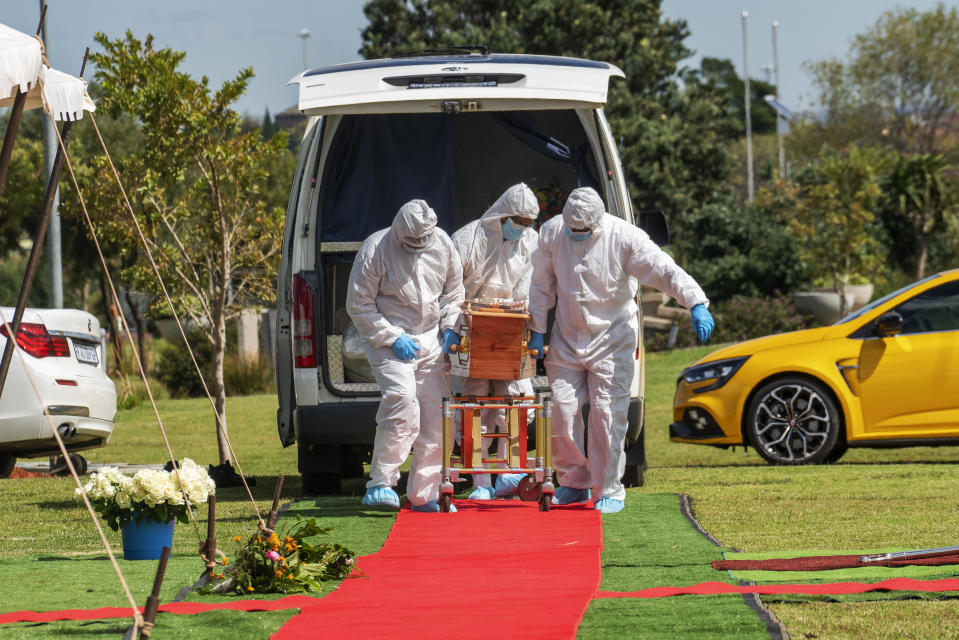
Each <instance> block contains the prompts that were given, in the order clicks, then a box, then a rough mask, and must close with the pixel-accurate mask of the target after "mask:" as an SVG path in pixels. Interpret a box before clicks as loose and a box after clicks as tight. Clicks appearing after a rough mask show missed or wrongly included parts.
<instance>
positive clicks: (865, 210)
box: [758, 146, 889, 314]
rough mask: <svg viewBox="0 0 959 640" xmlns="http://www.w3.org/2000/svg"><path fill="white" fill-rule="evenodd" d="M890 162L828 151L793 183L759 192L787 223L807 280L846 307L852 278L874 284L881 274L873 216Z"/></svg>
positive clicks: (879, 156) (872, 154)
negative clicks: (828, 288)
mask: <svg viewBox="0 0 959 640" xmlns="http://www.w3.org/2000/svg"><path fill="white" fill-rule="evenodd" d="M888 160H889V157H888V154H885V153H884V152H882V151H881V150H879V149H876V148H872V149H865V150H860V149H859V148H857V147H855V146H853V147H851V148H850V149H849V150H848V152H847V153H845V154H840V153H836V152H834V151H832V150H830V149H824V150H823V152H822V153H821V154H820V155H819V157H818V158H817V159H816V161H815V162H812V163H810V164H808V165H806V166H804V167H802V168H801V169H800V170H799V171H797V175H796V179H795V182H790V181H786V180H780V181H778V182H777V183H776V185H775V187H774V188H773V189H761V190H760V195H759V198H758V201H759V206H760V207H761V208H762V209H764V210H766V211H770V212H773V213H774V214H776V215H778V216H780V219H782V220H784V221H785V222H786V225H787V227H788V229H789V230H790V232H791V233H792V236H793V238H794V240H795V242H796V250H797V251H796V254H797V257H798V259H799V260H800V261H801V262H802V263H803V265H804V266H805V268H806V270H807V273H808V275H809V276H810V277H811V278H814V279H815V278H825V279H828V280H829V281H830V282H831V285H832V287H833V289H834V290H835V291H836V292H837V293H839V294H840V300H842V301H843V303H844V302H845V298H844V297H843V296H842V294H843V293H844V290H845V289H844V287H845V284H846V283H847V282H848V281H849V278H850V277H852V276H854V275H858V276H865V277H867V278H873V279H875V278H879V277H880V276H881V273H882V271H883V267H884V261H885V258H886V256H885V249H884V247H883V245H882V243H881V241H880V238H881V229H880V227H879V225H878V223H877V222H876V213H875V212H876V210H877V208H878V205H879V198H880V195H881V190H880V188H879V179H880V176H881V175H882V172H883V167H884V166H885V164H887V163H888ZM841 313H842V314H845V309H841Z"/></svg>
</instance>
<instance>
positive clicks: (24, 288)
mask: <svg viewBox="0 0 959 640" xmlns="http://www.w3.org/2000/svg"><path fill="white" fill-rule="evenodd" d="M72 128H73V120H67V121H66V122H64V123H63V131H62V132H61V134H60V135H61V137H62V138H63V146H64V147H66V146H67V145H68V144H69V143H70V130H71V129H72ZM62 171H63V149H62V148H58V149H57V156H56V158H54V161H53V167H52V172H51V174H50V179H49V181H48V182H47V195H46V198H44V200H43V212H42V213H41V214H40V224H39V225H38V226H37V232H36V235H34V236H33V246H32V247H31V248H30V257H29V258H28V259H27V268H26V272H25V273H24V274H23V283H22V284H21V285H20V295H18V296H17V308H16V311H14V313H13V321H12V322H10V332H9V334H8V337H7V344H6V346H4V348H3V359H2V360H0V395H2V394H3V385H4V384H5V383H6V381H7V372H8V371H9V370H10V359H11V358H12V357H13V344H14V339H12V338H14V337H15V336H16V335H17V333H18V332H19V331H20V321H21V320H23V312H24V309H25V308H26V306H27V300H28V299H29V298H30V288H31V287H32V286H33V277H34V275H36V272H37V263H38V262H40V251H41V247H42V246H43V241H44V239H45V238H46V234H47V226H48V225H49V222H50V211H51V210H52V209H53V200H54V197H55V195H56V190H57V183H58V182H60V173H61V172H62Z"/></svg>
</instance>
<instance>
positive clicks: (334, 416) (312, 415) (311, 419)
mask: <svg viewBox="0 0 959 640" xmlns="http://www.w3.org/2000/svg"><path fill="white" fill-rule="evenodd" d="M379 405H380V402H379V399H377V400H376V401H374V402H330V403H324V404H317V405H313V406H309V407H297V408H296V409H294V410H293V429H294V432H295V433H296V441H297V442H298V443H300V444H301V445H325V444H363V445H372V444H373V438H374V436H375V435H376V409H377V408H378V407H379ZM437 411H438V410H437Z"/></svg>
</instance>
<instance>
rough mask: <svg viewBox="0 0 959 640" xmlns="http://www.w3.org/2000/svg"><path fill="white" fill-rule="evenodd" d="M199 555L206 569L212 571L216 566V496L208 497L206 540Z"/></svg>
mask: <svg viewBox="0 0 959 640" xmlns="http://www.w3.org/2000/svg"><path fill="white" fill-rule="evenodd" d="M200 555H201V556H203V562H204V563H205V564H206V568H207V571H213V568H214V567H215V566H216V496H215V495H210V497H209V510H208V511H207V519H206V541H205V542H204V543H203V545H202V546H201V547H200Z"/></svg>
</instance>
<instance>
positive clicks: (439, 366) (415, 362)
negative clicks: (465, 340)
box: [346, 200, 463, 506]
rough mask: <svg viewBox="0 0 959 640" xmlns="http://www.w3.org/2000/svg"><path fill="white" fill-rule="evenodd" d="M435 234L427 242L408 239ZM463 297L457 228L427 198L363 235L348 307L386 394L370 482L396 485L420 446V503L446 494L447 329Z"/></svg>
mask: <svg viewBox="0 0 959 640" xmlns="http://www.w3.org/2000/svg"><path fill="white" fill-rule="evenodd" d="M430 233H431V234H432V237H431V238H430V240H429V242H428V243H427V246H426V247H425V249H423V250H420V251H411V250H410V249H408V248H405V247H404V246H403V242H404V241H409V240H411V239H414V241H415V239H422V238H423V237H424V236H426V235H428V234H430ZM462 302H463V269H462V267H461V266H460V261H459V256H458V255H457V253H456V249H455V248H454V247H453V243H452V241H451V240H450V238H449V236H448V235H446V233H445V232H444V231H443V230H442V229H439V228H437V227H436V214H435V213H434V212H433V210H432V209H430V208H429V206H428V205H427V204H426V202H424V201H423V200H413V201H411V202H408V203H407V204H405V205H403V207H402V208H400V210H399V212H398V213H397V214H396V217H395V218H394V219H393V224H392V226H391V227H390V228H388V229H382V230H380V231H377V232H376V233H374V234H373V235H371V236H370V237H369V238H367V239H366V241H365V242H364V243H363V246H362V247H361V248H360V251H359V253H357V254H356V259H355V261H354V262H353V269H352V271H351V272H350V280H349V285H348V292H347V297H346V309H347V311H348V312H349V314H350V317H351V318H352V319H353V324H355V325H356V328H357V330H358V331H359V333H360V335H361V336H362V337H363V339H364V345H365V348H366V355H367V358H368V359H369V361H370V364H371V365H372V367H373V372H374V375H375V376H376V381H377V383H378V384H379V386H380V391H381V393H382V398H381V399H380V406H379V409H378V410H377V412H376V438H375V440H374V444H373V461H372V464H371V466H370V480H369V482H368V483H367V485H366V486H367V487H368V488H371V487H392V486H395V485H396V483H397V482H398V481H399V477H400V465H402V464H403V462H405V461H406V458H407V456H408V455H409V453H410V449H411V448H412V450H413V462H412V466H411V467H410V474H409V481H408V483H407V487H406V494H407V497H408V498H409V500H410V503H411V504H412V505H413V506H420V505H423V504H426V503H427V502H430V501H432V500H436V499H437V498H438V497H439V483H440V467H441V465H442V452H441V448H442V446H441V437H442V428H443V417H442V415H441V409H440V407H441V405H442V398H443V396H444V395H447V394H448V390H449V369H450V365H449V361H448V360H447V358H446V356H445V354H444V353H443V340H442V335H443V331H444V329H453V328H454V327H455V326H456V322H457V318H458V317H459V312H460V304H462ZM404 333H405V334H406V335H407V336H409V337H410V338H412V339H413V340H414V341H416V342H417V343H419V345H420V348H419V352H418V354H417V356H416V357H415V358H413V359H412V360H407V361H404V360H401V359H400V358H399V357H397V355H396V354H395V353H394V352H393V349H392V348H391V347H392V345H393V343H394V342H395V341H396V339H397V338H399V337H400V336H401V335H402V334H404Z"/></svg>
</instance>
